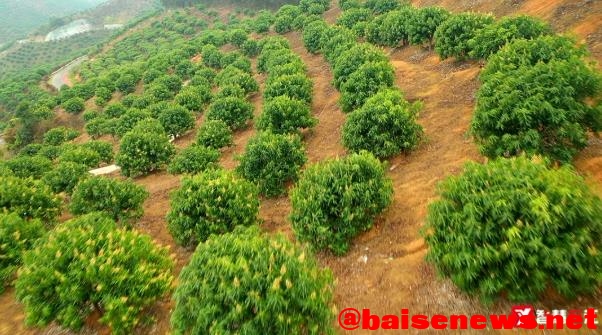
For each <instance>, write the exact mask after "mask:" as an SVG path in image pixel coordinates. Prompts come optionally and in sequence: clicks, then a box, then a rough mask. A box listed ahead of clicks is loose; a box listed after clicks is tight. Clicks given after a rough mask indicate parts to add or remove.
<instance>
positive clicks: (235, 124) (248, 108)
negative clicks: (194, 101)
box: [207, 97, 253, 130]
mask: <svg viewBox="0 0 602 335" xmlns="http://www.w3.org/2000/svg"><path fill="white" fill-rule="evenodd" d="M252 118H253V105H251V104H250V103H249V102H247V101H245V100H244V99H242V98H237V97H226V98H221V99H217V100H215V101H214V102H213V103H212V104H211V105H210V106H209V110H208V111H207V120H221V121H223V122H225V123H226V125H227V126H228V127H230V129H232V130H237V129H241V128H244V127H245V126H246V124H247V121H249V120H251V119H252Z"/></svg>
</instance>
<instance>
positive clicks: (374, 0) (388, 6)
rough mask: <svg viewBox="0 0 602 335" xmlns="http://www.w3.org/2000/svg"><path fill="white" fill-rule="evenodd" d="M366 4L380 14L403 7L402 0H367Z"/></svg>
mask: <svg viewBox="0 0 602 335" xmlns="http://www.w3.org/2000/svg"><path fill="white" fill-rule="evenodd" d="M365 6H366V8H368V9H370V10H372V12H373V13H374V14H376V15H378V14H383V13H387V12H390V11H392V10H395V9H398V8H399V7H401V2H400V1H398V0H367V1H366V3H365Z"/></svg>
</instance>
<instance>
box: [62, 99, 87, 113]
mask: <svg viewBox="0 0 602 335" xmlns="http://www.w3.org/2000/svg"><path fill="white" fill-rule="evenodd" d="M62 107H63V108H64V109H65V111H66V112H67V113H71V114H77V113H81V112H83V111H84V108H85V107H86V106H85V104H84V99H82V98H77V97H76V98H71V99H69V100H67V101H65V102H63V105H62Z"/></svg>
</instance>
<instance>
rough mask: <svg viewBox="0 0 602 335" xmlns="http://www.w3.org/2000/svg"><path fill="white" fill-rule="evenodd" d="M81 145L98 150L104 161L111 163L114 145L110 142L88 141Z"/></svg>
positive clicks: (101, 159)
mask: <svg viewBox="0 0 602 335" xmlns="http://www.w3.org/2000/svg"><path fill="white" fill-rule="evenodd" d="M81 146H82V147H83V148H87V149H90V150H93V151H94V152H96V153H97V154H98V155H99V156H100V161H101V162H103V163H107V164H109V163H111V162H112V161H113V145H112V144H111V143H109V142H103V141H88V142H86V143H84V144H82V145H81Z"/></svg>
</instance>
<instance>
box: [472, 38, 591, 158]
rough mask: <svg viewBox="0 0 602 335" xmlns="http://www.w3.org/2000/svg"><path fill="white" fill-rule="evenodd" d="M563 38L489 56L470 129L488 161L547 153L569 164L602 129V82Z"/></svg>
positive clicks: (516, 45)
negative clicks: (600, 101) (600, 104)
mask: <svg viewBox="0 0 602 335" xmlns="http://www.w3.org/2000/svg"><path fill="white" fill-rule="evenodd" d="M585 56H586V51H585V50H584V49H582V48H579V47H577V46H575V45H574V44H573V42H572V41H571V40H569V39H567V38H565V37H554V36H545V37H540V38H538V39H535V40H516V41H514V42H511V43H510V44H508V45H507V46H506V47H504V48H503V49H502V50H501V51H500V52H498V53H497V54H495V55H493V56H492V57H490V61H489V62H488V64H487V65H486V67H485V69H484V70H483V73H482V75H481V81H482V82H483V84H482V86H481V87H480V89H479V91H478V94H477V106H476V110H475V113H474V117H473V120H472V124H471V129H472V132H473V134H474V135H475V137H476V138H477V141H478V142H479V143H480V144H481V151H482V152H483V154H485V155H487V156H489V157H496V156H511V155H517V154H521V153H527V154H543V155H548V156H550V157H552V158H553V159H555V160H559V161H562V162H569V161H571V159H572V158H573V156H574V155H575V154H576V153H577V152H578V151H579V150H581V149H583V148H584V147H585V146H586V145H587V143H588V134H587V132H588V131H590V130H591V131H594V132H598V131H601V130H602V110H601V109H600V108H596V107H595V106H592V105H591V103H590V102H589V101H590V100H591V99H597V98H598V97H600V96H602V95H601V90H600V88H601V87H602V78H601V77H600V75H599V74H598V73H596V70H595V68H594V67H593V65H592V64H588V63H586V62H585V60H584V57H585Z"/></svg>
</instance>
